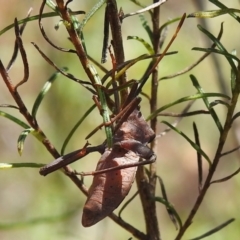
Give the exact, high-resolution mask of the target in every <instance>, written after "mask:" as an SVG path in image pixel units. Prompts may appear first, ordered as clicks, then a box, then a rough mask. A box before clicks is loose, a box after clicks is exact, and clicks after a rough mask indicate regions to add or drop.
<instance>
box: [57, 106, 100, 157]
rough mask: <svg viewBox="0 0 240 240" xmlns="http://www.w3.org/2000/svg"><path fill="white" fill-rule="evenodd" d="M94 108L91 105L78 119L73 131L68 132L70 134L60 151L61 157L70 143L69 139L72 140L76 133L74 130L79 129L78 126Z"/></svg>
mask: <svg viewBox="0 0 240 240" xmlns="http://www.w3.org/2000/svg"><path fill="white" fill-rule="evenodd" d="M95 107H96V105H92V106H91V107H90V108H89V109H88V110H87V111H86V112H85V114H84V115H83V116H82V117H81V118H80V119H79V121H78V122H77V123H76V124H75V126H74V127H73V129H72V130H71V131H70V133H69V134H68V136H67V137H66V139H65V141H64V143H63V146H62V149H61V155H64V152H65V149H66V147H67V145H68V143H69V141H70V139H71V138H72V136H73V134H74V133H75V132H76V130H77V129H78V128H79V126H80V125H81V123H82V122H83V121H84V120H85V119H86V117H87V116H88V115H89V114H90V113H91V112H92V111H93V109H94V108H95Z"/></svg>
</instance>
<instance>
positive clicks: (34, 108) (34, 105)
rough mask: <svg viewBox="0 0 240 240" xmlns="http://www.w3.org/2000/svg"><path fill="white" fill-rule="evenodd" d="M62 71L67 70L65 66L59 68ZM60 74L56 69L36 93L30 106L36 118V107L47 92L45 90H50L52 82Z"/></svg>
mask: <svg viewBox="0 0 240 240" xmlns="http://www.w3.org/2000/svg"><path fill="white" fill-rule="evenodd" d="M61 70H62V71H67V70H68V69H67V68H63V69H61ZM59 75H60V72H59V71H57V72H55V73H54V74H53V75H52V76H51V77H50V78H49V79H48V80H47V82H46V83H45V84H44V86H43V88H42V90H41V92H40V93H39V94H38V96H37V98H36V100H35V102H34V104H33V108H32V116H33V118H36V115H37V111H38V108H39V106H40V104H41V102H42V100H43V98H44V97H45V95H46V94H47V92H48V91H49V90H50V88H51V87H52V84H53V82H54V81H55V80H56V79H57V77H58V76H59Z"/></svg>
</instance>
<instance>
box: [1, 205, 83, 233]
mask: <svg viewBox="0 0 240 240" xmlns="http://www.w3.org/2000/svg"><path fill="white" fill-rule="evenodd" d="M77 209H79V207H78V208H75V209H71V210H70V211H67V212H64V213H62V214H60V215H57V216H52V215H51V216H46V217H40V218H34V219H29V220H24V219H21V221H19V222H10V223H6V222H1V223H0V229H1V230H9V229H10V230H12V229H21V228H26V227H30V226H32V225H37V224H50V223H55V222H60V221H63V220H64V219H68V218H70V217H72V216H73V215H74V214H76V213H77V212H78V211H77Z"/></svg>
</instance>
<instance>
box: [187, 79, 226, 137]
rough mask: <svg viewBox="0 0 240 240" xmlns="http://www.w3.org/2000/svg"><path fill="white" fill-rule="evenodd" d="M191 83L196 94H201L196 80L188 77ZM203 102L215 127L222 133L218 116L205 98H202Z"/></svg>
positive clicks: (200, 88) (201, 90)
mask: <svg viewBox="0 0 240 240" xmlns="http://www.w3.org/2000/svg"><path fill="white" fill-rule="evenodd" d="M190 78H191V81H192V83H193V86H194V87H195V88H196V89H197V90H198V93H200V94H203V93H204V90H203V89H202V87H201V86H200V84H199V83H198V81H197V79H196V78H195V76H193V75H190ZM203 102H204V103H205V105H206V107H207V109H208V110H209V112H210V114H211V116H212V118H213V120H214V122H215V124H216V126H217V127H218V130H219V132H220V133H221V132H222V131H223V127H222V124H221V122H220V120H219V118H218V115H217V114H216V112H215V110H214V109H213V108H212V107H211V106H210V103H209V101H208V98H207V97H203Z"/></svg>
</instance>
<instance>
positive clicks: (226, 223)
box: [191, 218, 235, 240]
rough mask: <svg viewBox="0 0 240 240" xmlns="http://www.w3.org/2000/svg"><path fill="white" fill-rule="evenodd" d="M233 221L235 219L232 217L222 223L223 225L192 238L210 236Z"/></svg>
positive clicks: (197, 238) (195, 239)
mask: <svg viewBox="0 0 240 240" xmlns="http://www.w3.org/2000/svg"><path fill="white" fill-rule="evenodd" d="M233 221H235V219H234V218H231V219H229V220H227V221H226V222H224V223H222V224H221V225H219V226H217V227H216V228H214V229H212V230H210V231H209V232H206V233H204V234H203V235H201V236H199V237H196V238H192V239H191V240H200V239H203V238H205V237H209V236H210V235H212V234H214V233H216V232H218V231H219V230H221V229H223V228H224V227H226V226H227V225H229V224H230V223H232V222H233Z"/></svg>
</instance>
